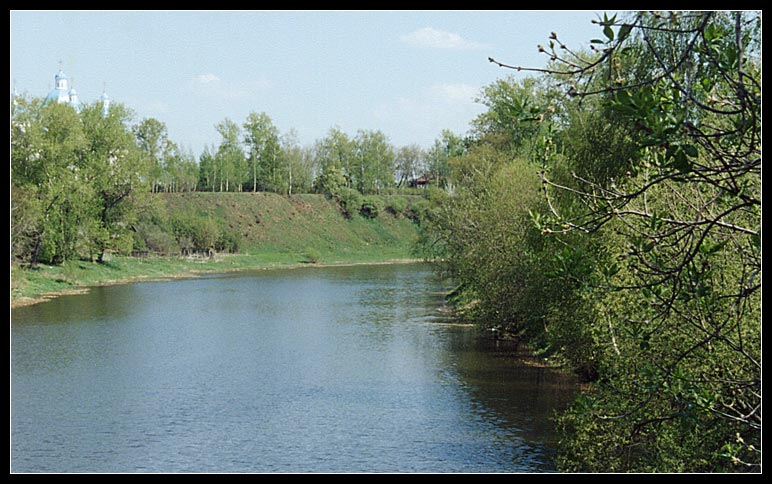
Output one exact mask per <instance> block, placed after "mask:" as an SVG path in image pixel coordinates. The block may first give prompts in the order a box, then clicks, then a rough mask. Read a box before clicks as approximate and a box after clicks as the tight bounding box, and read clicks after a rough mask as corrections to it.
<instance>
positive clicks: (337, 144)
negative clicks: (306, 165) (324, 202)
mask: <svg viewBox="0 0 772 484" xmlns="http://www.w3.org/2000/svg"><path fill="white" fill-rule="evenodd" d="M353 158H354V143H353V141H352V140H351V139H350V138H349V136H348V135H347V134H346V133H345V132H343V131H342V130H341V129H340V128H338V127H337V126H336V127H333V128H330V130H329V132H328V134H327V136H325V137H324V138H322V139H321V140H317V141H316V143H315V144H314V159H315V163H316V165H317V166H319V168H320V170H321V172H320V174H319V176H318V177H317V179H316V180H315V182H314V185H315V188H316V190H317V191H318V192H321V193H326V194H328V195H329V194H334V193H336V192H337V191H338V190H339V189H340V188H341V187H348V188H350V187H351V176H350V168H351V162H352V160H353Z"/></svg>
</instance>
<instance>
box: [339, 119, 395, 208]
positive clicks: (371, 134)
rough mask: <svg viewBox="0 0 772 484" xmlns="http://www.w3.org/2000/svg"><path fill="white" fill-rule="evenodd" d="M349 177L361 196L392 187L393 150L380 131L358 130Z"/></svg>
mask: <svg viewBox="0 0 772 484" xmlns="http://www.w3.org/2000/svg"><path fill="white" fill-rule="evenodd" d="M354 146H355V147H354V156H353V158H352V162H351V164H350V168H349V172H348V174H349V176H350V177H351V178H352V180H353V182H354V188H356V189H357V190H358V191H359V192H360V193H362V194H368V193H370V194H372V193H380V192H381V190H383V189H384V188H387V187H391V186H393V185H394V171H393V166H394V149H393V148H392V146H391V144H390V143H389V141H388V139H387V138H386V135H385V134H383V132H381V131H364V130H359V131H358V132H357V135H356V138H355V139H354Z"/></svg>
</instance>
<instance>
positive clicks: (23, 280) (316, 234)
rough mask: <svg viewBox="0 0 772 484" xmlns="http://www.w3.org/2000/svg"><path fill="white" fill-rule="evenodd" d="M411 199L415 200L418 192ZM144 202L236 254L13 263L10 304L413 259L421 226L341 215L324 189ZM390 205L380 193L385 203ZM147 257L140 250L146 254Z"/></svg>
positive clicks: (390, 217)
mask: <svg viewBox="0 0 772 484" xmlns="http://www.w3.org/2000/svg"><path fill="white" fill-rule="evenodd" d="M416 199H420V198H418V197H416ZM149 201H150V203H149V206H151V207H152V212H153V214H152V216H148V215H143V217H141V219H142V218H145V222H147V218H148V217H149V218H153V219H154V220H155V221H156V222H157V223H158V224H159V226H158V227H156V228H157V230H163V231H168V232H170V228H169V227H168V226H164V225H165V224H168V223H170V221H172V220H175V219H181V218H187V219H196V220H209V221H212V222H214V225H216V226H218V227H222V228H223V230H226V231H228V232H229V234H230V235H231V236H233V237H235V238H236V240H237V243H238V252H237V253H235V254H223V253H219V254H217V255H216V256H215V257H212V258H211V259H210V258H196V257H182V256H179V255H176V254H175V255H167V256H164V257H160V256H157V255H155V254H153V252H152V251H151V252H149V253H148V254H147V256H144V257H124V256H117V255H115V256H112V257H109V258H108V260H107V262H106V263H105V264H96V263H91V262H88V261H82V260H79V261H67V262H65V263H64V264H63V265H61V266H40V267H38V268H37V269H36V270H27V269H22V268H21V267H20V266H18V265H13V266H12V270H11V305H12V306H17V305H20V304H24V303H30V302H34V301H38V300H40V299H41V298H43V299H45V297H51V296H55V295H57V294H61V293H67V292H71V291H73V290H78V289H80V288H84V287H88V286H96V285H103V284H114V283H121V282H130V281H136V280H142V279H158V278H164V277H179V276H186V275H190V274H193V273H198V272H225V271H232V270H243V269H251V268H267V267H277V266H281V267H284V266H291V265H295V264H312V263H313V264H317V265H326V264H347V263H372V262H386V261H393V260H404V259H410V258H412V257H413V255H412V248H413V244H414V242H415V240H416V238H417V236H418V226H417V225H416V224H415V223H414V222H413V221H412V220H411V219H410V218H408V217H407V216H405V214H404V213H400V214H397V215H395V214H393V213H391V212H390V211H388V210H385V209H384V210H382V211H381V213H379V214H378V216H377V217H375V218H372V219H371V218H366V217H363V216H360V215H354V216H352V217H350V218H347V217H344V216H343V215H342V214H341V212H340V210H339V209H338V206H337V204H336V203H335V201H333V200H329V199H327V198H325V197H324V196H322V195H312V194H301V195H293V196H291V197H287V196H283V195H278V194H275V193H200V192H198V193H178V194H153V195H151V196H150V200H149ZM388 205H389V200H388V197H384V206H385V207H386V206H388ZM143 255H144V254H143Z"/></svg>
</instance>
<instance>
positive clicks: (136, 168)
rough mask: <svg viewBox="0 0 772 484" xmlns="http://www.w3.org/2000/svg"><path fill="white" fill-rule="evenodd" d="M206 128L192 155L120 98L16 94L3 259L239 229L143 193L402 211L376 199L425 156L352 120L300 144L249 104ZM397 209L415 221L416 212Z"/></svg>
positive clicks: (207, 242) (197, 247)
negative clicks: (67, 100) (174, 211)
mask: <svg viewBox="0 0 772 484" xmlns="http://www.w3.org/2000/svg"><path fill="white" fill-rule="evenodd" d="M214 128H215V130H216V131H217V132H218V134H219V135H220V137H221V141H220V143H219V144H218V145H217V146H211V147H206V148H205V149H204V151H203V152H202V153H201V155H200V157H199V159H198V160H196V157H195V156H194V155H193V154H192V153H190V152H188V151H186V150H184V149H182V148H180V147H179V146H178V145H177V144H176V143H174V142H173V141H171V140H170V139H169V135H168V131H167V128H166V125H165V124H164V123H163V122H161V121H159V120H157V119H154V118H144V119H142V120H141V121H139V122H137V123H134V122H133V114H132V113H131V112H130V111H129V110H128V109H127V108H126V107H124V106H123V105H121V104H115V103H114V104H113V105H112V106H111V107H110V109H109V111H108V112H107V113H106V114H105V113H103V111H102V109H101V106H100V105H99V103H94V104H92V105H90V106H86V107H84V109H82V110H81V111H76V110H75V109H73V108H72V107H71V106H68V105H63V104H58V103H45V102H43V100H42V99H39V98H32V99H29V98H26V97H23V96H15V97H14V100H13V103H12V112H11V208H12V210H11V255H12V259H13V260H16V261H22V262H26V263H28V264H29V265H30V266H33V267H34V266H35V265H36V264H37V263H38V262H43V263H49V264H60V263H62V262H63V261H65V260H70V259H90V260H95V261H98V262H102V261H103V258H104V255H105V253H107V252H115V253H121V254H130V253H135V252H141V253H145V252H154V253H158V254H164V255H173V254H179V253H203V252H209V251H218V252H220V251H228V252H234V251H237V250H238V247H239V239H240V235H239V234H237V233H235V232H234V231H233V230H232V229H231V228H229V227H224V226H221V225H218V224H215V223H213V222H212V221H211V220H206V219H205V218H202V217H201V216H200V215H196V214H189V215H185V216H183V217H182V218H180V217H177V218H174V217H169V216H168V215H166V214H165V209H164V205H163V203H162V199H159V198H158V197H149V196H148V194H149V193H162V192H163V193H180V192H192V191H219V192H245V191H249V192H258V191H259V192H265V191H268V192H274V193H280V194H285V195H288V196H291V195H293V194H298V193H313V192H317V193H323V194H325V195H327V196H329V197H330V198H332V199H334V200H336V201H337V202H338V205H339V207H340V210H341V212H342V213H343V214H344V215H346V216H347V217H354V216H363V217H365V218H374V217H376V216H377V215H378V214H379V213H380V212H382V211H383V210H385V209H388V210H389V212H390V213H391V214H392V215H402V214H403V212H406V211H407V208H408V207H407V204H406V202H405V203H402V204H400V203H399V201H397V202H396V204H392V203H391V202H390V201H389V200H392V199H389V198H383V197H387V196H391V195H394V194H395V193H402V194H411V195H415V194H418V193H420V192H419V191H418V190H417V189H416V188H412V187H410V182H411V181H412V180H414V179H415V178H416V177H417V176H418V175H419V174H422V173H428V171H429V169H430V168H432V167H434V166H435V165H436V163H433V162H432V161H431V160H432V159H433V158H431V156H430V155H429V154H427V153H426V152H424V150H422V149H421V148H420V147H418V146H415V145H412V146H409V147H404V148H401V149H399V150H398V149H396V148H394V147H393V146H392V145H391V144H390V143H389V141H388V139H387V137H386V136H385V135H384V134H383V133H382V132H380V131H362V130H360V131H359V132H357V134H356V136H355V137H354V138H353V139H352V138H349V136H348V135H347V134H346V133H343V132H342V131H340V130H339V129H338V128H333V129H331V130H330V133H329V135H328V136H327V137H325V138H324V139H322V140H319V141H317V142H316V144H315V145H314V146H312V147H302V146H300V144H299V143H298V141H297V135H296V134H295V132H294V131H289V132H287V133H284V134H283V135H282V134H280V133H279V130H278V129H277V128H276V126H274V124H273V122H272V120H271V118H270V117H269V116H268V115H267V114H266V113H257V112H252V113H250V114H249V116H248V117H247V119H246V121H245V122H244V124H243V125H239V124H238V123H236V122H235V121H232V120H231V119H228V118H226V119H224V120H222V121H221V122H219V123H217V125H215V126H214ZM442 136H443V138H442V139H446V138H448V137H450V136H451V134H450V133H449V132H444V133H443V134H442ZM438 143H440V141H439V140H438ZM440 145H441V144H438V146H440ZM446 158H447V157H445V161H446ZM387 201H389V202H388V206H386V203H387ZM406 215H407V216H410V217H411V218H413V219H416V220H417V217H418V212H416V211H412V212H411V213H409V214H406Z"/></svg>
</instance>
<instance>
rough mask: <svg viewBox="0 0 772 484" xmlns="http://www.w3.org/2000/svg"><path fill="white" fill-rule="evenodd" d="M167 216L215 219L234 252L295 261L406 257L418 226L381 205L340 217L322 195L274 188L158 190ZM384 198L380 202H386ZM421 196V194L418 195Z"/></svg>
mask: <svg viewBox="0 0 772 484" xmlns="http://www.w3.org/2000/svg"><path fill="white" fill-rule="evenodd" d="M154 196H155V197H158V198H161V199H163V200H164V202H165V206H166V211H167V214H168V217H170V218H173V217H175V216H180V215H184V216H187V217H193V218H199V219H200V218H201V217H203V218H206V219H209V220H211V221H214V222H215V223H216V224H217V226H219V227H220V228H221V230H223V231H225V232H227V233H228V234H229V236H230V237H232V238H235V239H236V241H237V244H238V252H239V253H246V254H252V255H258V254H266V253H271V254H284V255H285V256H287V257H289V258H290V259H291V260H294V261H296V262H301V261H303V258H304V257H306V256H307V255H308V254H307V253H306V252H308V251H313V252H316V253H317V254H318V255H319V256H320V257H321V261H323V262H345V261H352V260H355V261H362V260H383V259H387V258H405V257H410V253H411V248H412V245H413V242H414V240H415V237H416V236H417V226H416V224H415V223H413V221H412V220H411V219H409V218H408V217H407V216H405V214H404V213H400V214H398V215H394V214H392V213H391V212H389V211H387V210H382V211H381V212H380V213H379V214H378V215H377V216H376V217H375V218H372V219H370V218H366V217H363V216H361V215H358V214H357V215H354V216H352V217H351V218H347V217H344V216H343V214H342V213H341V211H340V210H339V209H338V206H337V204H336V203H335V201H333V200H329V199H327V198H326V197H324V196H322V195H310V194H301V195H294V196H292V197H287V196H283V195H278V194H276V193H267V192H262V193H201V192H196V193H181V194H156V195H154ZM382 198H384V199H385V200H384V202H385V203H384V205H387V204H388V203H389V201H388V197H382ZM419 200H420V199H419Z"/></svg>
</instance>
